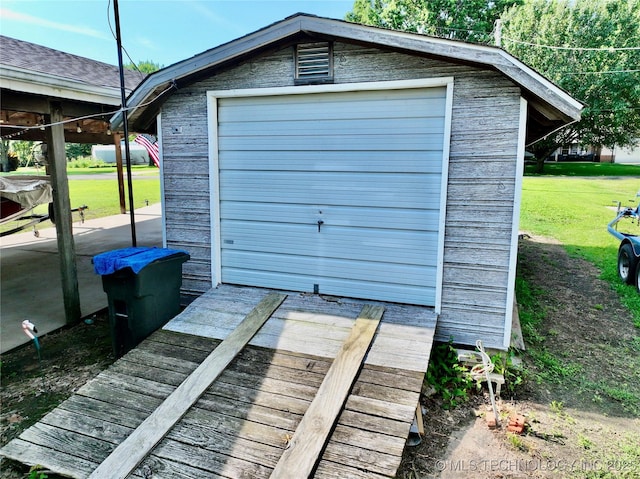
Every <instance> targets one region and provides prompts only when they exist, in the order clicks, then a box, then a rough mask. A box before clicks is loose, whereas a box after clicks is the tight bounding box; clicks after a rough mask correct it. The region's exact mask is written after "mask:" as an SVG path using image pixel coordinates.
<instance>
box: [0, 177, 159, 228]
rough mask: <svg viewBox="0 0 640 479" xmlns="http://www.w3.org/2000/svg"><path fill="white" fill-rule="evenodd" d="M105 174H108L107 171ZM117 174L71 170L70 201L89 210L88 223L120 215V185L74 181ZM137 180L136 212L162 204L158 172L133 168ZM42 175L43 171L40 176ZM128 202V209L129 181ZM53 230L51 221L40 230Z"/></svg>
mask: <svg viewBox="0 0 640 479" xmlns="http://www.w3.org/2000/svg"><path fill="white" fill-rule="evenodd" d="M103 170H104V171H103ZM35 171H36V170H35V168H33V169H28V168H21V169H20V170H19V172H18V173H19V174H23V175H27V174H34V173H35ZM98 171H99V173H98V174H104V173H113V172H115V168H111V167H108V168H74V169H70V170H69V199H70V202H71V208H78V207H79V206H84V205H86V206H88V209H87V210H85V219H86V220H89V219H94V218H101V217H104V216H112V215H117V214H120V200H119V197H118V182H117V180H116V179H115V178H105V179H74V178H73V177H74V175H75V174H81V175H87V174H91V175H94V174H96V173H97V172H98ZM132 172H133V173H134V176H133V199H134V208H141V207H143V206H146V205H147V202H148V204H150V205H151V204H154V203H159V202H160V180H159V177H158V169H157V168H153V167H147V166H136V167H133V168H132ZM40 173H41V174H42V171H41V172H40ZM125 199H126V204H127V208H128V193H127V188H126V181H125ZM34 212H35V213H36V214H44V213H46V212H47V206H46V205H40V206H38V207H37V208H36V209H35V211H34ZM73 219H74V221H77V220H78V219H79V217H78V213H73ZM17 225H19V223H17V222H15V221H12V222H9V223H7V224H5V225H2V228H1V230H4V231H6V230H8V229H11V228H14V227H16V226H17ZM50 226H52V225H51V223H50V222H49V221H45V222H43V223H41V224H40V225H39V226H38V228H39V229H43V228H48V227H50Z"/></svg>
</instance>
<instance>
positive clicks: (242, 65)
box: [113, 14, 582, 348]
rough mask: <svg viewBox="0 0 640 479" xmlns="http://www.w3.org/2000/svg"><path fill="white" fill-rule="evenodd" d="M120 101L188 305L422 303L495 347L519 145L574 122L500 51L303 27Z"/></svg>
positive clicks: (265, 36) (347, 28)
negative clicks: (227, 298) (152, 165)
mask: <svg viewBox="0 0 640 479" xmlns="http://www.w3.org/2000/svg"><path fill="white" fill-rule="evenodd" d="M129 104H130V105H131V106H133V107H135V106H137V105H142V106H141V107H140V108H138V109H134V110H132V113H131V116H130V121H131V122H132V123H133V124H134V128H135V129H136V131H154V130H155V129H156V128H157V133H158V135H159V138H160V144H161V156H162V165H161V174H162V183H163V214H164V229H165V242H166V245H167V246H169V247H175V248H180V249H186V250H188V251H189V252H190V253H191V258H192V259H191V261H190V262H189V263H188V264H186V265H185V266H184V278H183V288H184V289H183V293H184V294H185V295H191V296H198V295H200V294H202V293H203V292H205V291H207V290H208V289H210V288H211V287H215V286H216V285H218V284H221V283H230V284H239V285H248V286H256V287H268V288H274V289H283V290H293V291H302V292H308V293H319V294H326V295H333V296H345V297H355V298H364V299H369V300H381V301H388V302H397V303H407V304H414V305H420V306H424V307H427V308H432V309H433V310H434V312H435V313H436V314H437V315H438V327H437V337H439V338H440V339H444V340H446V339H449V338H450V337H453V340H454V341H455V342H458V343H467V344H474V343H475V341H476V340H477V339H482V340H483V341H484V344H485V345H486V346H488V347H489V346H490V347H497V348H506V347H508V345H509V342H510V334H511V320H512V311H513V307H512V306H513V301H514V283H515V267H516V256H517V244H518V217H519V205H520V190H521V188H520V186H521V178H522V172H523V163H524V162H523V158H524V150H525V145H526V144H527V143H530V142H531V141H533V140H535V139H537V138H540V137H541V136H543V135H545V134H547V133H549V132H551V131H553V130H555V129H557V128H559V127H561V126H562V125H564V124H566V123H568V122H571V121H574V120H576V119H578V118H579V116H580V110H581V108H582V105H581V104H580V103H579V102H577V101H576V100H574V99H573V98H571V97H570V96H569V95H568V94H567V93H565V92H564V91H563V90H561V89H560V88H558V87H557V86H555V85H554V84H553V83H551V82H550V81H548V80H547V79H545V78H544V77H542V76H541V75H539V74H538V73H536V72H535V71H533V70H532V69H530V68H529V67H527V66H526V65H524V64H522V63H521V62H520V61H518V60H517V59H515V58H514V57H512V56H511V55H509V54H507V53H506V52H504V51H503V50H501V49H499V48H495V47H487V46H480V45H474V44H468V43H463V42H456V41H450V40H444V39H439V38H433V37H428V36H423V35H418V34H411V33H404V32H395V31H389V30H384V29H379V28H374V27H369V26H363V25H357V24H351V23H347V22H343V21H339V20H331V19H326V18H318V17H314V16H309V15H305V14H297V15H294V16H292V17H289V18H287V19H285V20H283V21H281V22H278V23H275V24H273V25H270V26H268V27H266V28H264V29H262V30H259V31H257V32H255V33H252V34H250V35H247V36H245V37H242V38H239V39H237V40H235V41H232V42H230V43H227V44H224V45H221V46H219V47H216V48H213V49H212V50H208V51H206V52H204V53H202V54H200V55H197V56H195V57H193V58H190V59H187V60H185V61H183V62H180V63H177V64H175V65H172V66H169V67H167V68H165V69H163V70H160V71H159V72H156V73H154V74H153V75H151V76H150V77H149V78H147V80H146V81H145V82H143V83H142V84H141V85H140V86H139V87H138V89H137V90H136V91H134V92H133V94H132V95H131V96H130V98H129ZM119 121H120V118H119V117H116V118H114V120H113V123H114V126H117V124H118V123H119Z"/></svg>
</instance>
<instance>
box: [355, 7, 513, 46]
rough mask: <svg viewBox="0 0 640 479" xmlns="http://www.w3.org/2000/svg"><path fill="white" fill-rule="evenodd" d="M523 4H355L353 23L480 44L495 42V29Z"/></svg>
mask: <svg viewBox="0 0 640 479" xmlns="http://www.w3.org/2000/svg"><path fill="white" fill-rule="evenodd" d="M522 2H523V0H493V1H492V0H464V1H461V0H355V1H354V4H353V9H352V10H351V11H350V12H348V13H347V15H346V17H345V18H346V20H348V21H350V22H357V23H364V24H367V25H376V26H379V27H384V28H391V29H394V30H405V31H411V32H418V33H424V34H429V35H434V36H439V37H445V38H451V39H456V40H465V41H471V42H477V43H489V42H492V41H493V34H492V32H493V26H494V23H495V21H496V20H497V19H498V18H499V17H500V15H501V14H502V13H503V12H504V11H505V10H506V9H508V8H509V7H512V6H514V5H520V4H522Z"/></svg>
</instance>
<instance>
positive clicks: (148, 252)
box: [93, 246, 189, 275]
mask: <svg viewBox="0 0 640 479" xmlns="http://www.w3.org/2000/svg"><path fill="white" fill-rule="evenodd" d="M174 255H187V256H188V255H189V253H187V252H186V251H181V250H176V249H168V248H150V247H140V246H138V247H132V248H122V249H116V250H113V251H107V252H106V253H101V254H99V255H96V256H94V257H93V269H94V270H95V272H96V273H98V274H100V275H106V274H112V273H115V272H116V271H119V270H121V269H124V268H131V270H132V271H133V272H134V273H136V274H137V273H139V272H140V271H141V270H142V268H144V267H145V266H147V265H148V264H150V263H153V262H154V261H156V260H159V259H163V258H167V257H169V256H174Z"/></svg>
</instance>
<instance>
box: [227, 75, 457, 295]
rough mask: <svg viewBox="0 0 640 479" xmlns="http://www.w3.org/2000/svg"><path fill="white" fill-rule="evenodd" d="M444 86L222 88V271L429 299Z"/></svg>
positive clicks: (279, 283)
mask: <svg viewBox="0 0 640 479" xmlns="http://www.w3.org/2000/svg"><path fill="white" fill-rule="evenodd" d="M445 96H446V89H445V88H444V87H443V88H423V89H406V90H385V91H365V92H341V93H316V94H308V95H278V96H262V97H241V98H221V99H219V101H218V110H217V116H218V118H217V121H218V150H219V151H218V154H219V158H218V161H219V170H220V171H219V175H220V176H219V181H220V191H219V196H220V198H219V199H220V247H221V252H220V258H221V278H220V279H221V282H223V283H232V284H242V285H253V286H263V287H270V288H278V289H287V290H294V291H308V292H319V293H321V294H331V295H340V296H348V297H355V298H366V299H376V300H383V301H393V302H404V303H412V304H421V305H435V292H436V276H437V267H436V264H437V258H438V223H439V216H440V211H441V208H440V198H441V194H440V189H441V177H442V176H441V175H442V162H443V142H444V131H445V128H444V123H445V121H444V118H445V108H446V102H445Z"/></svg>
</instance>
